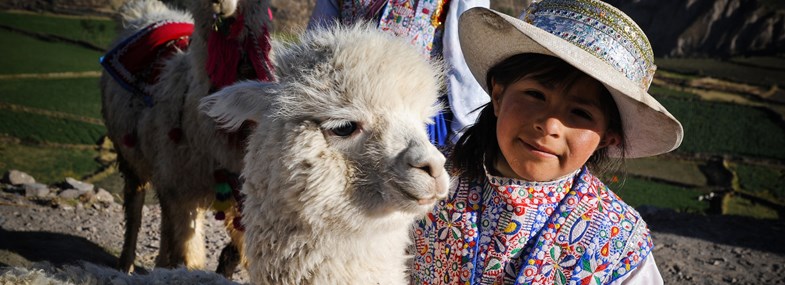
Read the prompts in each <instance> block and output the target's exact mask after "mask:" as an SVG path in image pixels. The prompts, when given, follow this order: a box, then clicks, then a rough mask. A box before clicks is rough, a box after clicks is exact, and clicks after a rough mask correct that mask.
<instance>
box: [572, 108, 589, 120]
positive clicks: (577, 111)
mask: <svg viewBox="0 0 785 285" xmlns="http://www.w3.org/2000/svg"><path fill="white" fill-rule="evenodd" d="M572 113H573V114H575V115H578V116H579V117H581V118H584V119H587V120H590V121H591V120H592V119H593V118H592V115H591V113H589V112H588V111H586V110H583V109H575V110H572Z"/></svg>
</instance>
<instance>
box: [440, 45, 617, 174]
mask: <svg viewBox="0 0 785 285" xmlns="http://www.w3.org/2000/svg"><path fill="white" fill-rule="evenodd" d="M525 76H529V78H531V79H534V80H537V81H539V82H540V83H541V84H543V85H546V86H558V87H561V88H565V89H569V88H570V87H571V86H572V84H574V83H575V82H576V81H578V79H580V78H582V77H584V76H588V75H586V74H585V73H583V72H582V71H580V70H578V69H577V68H575V67H573V66H572V65H570V64H569V63H567V62H565V61H563V60H561V59H560V58H557V57H553V56H549V55H544V54H534V53H523V54H517V55H514V56H511V57H509V58H507V59H505V60H503V61H502V62H500V63H498V64H496V65H494V66H493V67H491V68H490V69H489V70H488V74H486V76H485V83H486V86H488V91H492V90H493V82H494V81H495V82H496V84H500V85H501V86H503V88H505V89H506V88H507V86H509V85H510V84H512V83H514V82H516V81H518V80H520V79H522V78H523V77H525ZM502 92H504V90H502ZM603 93H604V94H601V96H600V98H601V99H600V100H601V102H600V103H601V104H602V108H603V110H602V111H603V112H604V113H605V114H606V115H608V119H609V120H608V128H607V130H608V132H614V133H616V134H618V135H619V137H621V142H620V143H619V145H618V146H617V147H618V148H619V150H620V151H621V153H622V154H621V155H622V156H623V153H624V152H625V149H624V147H625V143H624V140H625V139H624V138H625V136H624V130H623V128H622V125H621V124H622V123H621V116H620V115H619V110H618V108H617V107H616V103H615V102H614V101H613V97H611V94H610V92H609V91H608V90H607V89H605V88H603ZM477 110H480V114H479V116H478V117H477V122H476V123H475V124H474V125H472V126H470V127H469V128H467V129H466V131H465V132H464V133H463V135H462V136H461V138H460V139H459V140H458V142H457V143H456V144H455V146H454V147H453V150H452V153H451V155H450V164H451V165H452V169H451V172H452V175H454V176H458V175H462V176H466V177H470V178H480V177H484V176H485V170H484V169H483V163H488V164H490V165H488V166H489V167H492V163H493V162H494V161H496V160H497V159H498V158H499V155H500V154H501V150H500V149H499V142H498V141H497V139H496V115H495V114H494V112H493V104H492V103H490V102H489V103H487V104H485V105H484V106H482V107H480V108H477V109H476V110H474V112H476V111H477ZM622 163H623V157H621V158H620V159H617V160H615V161H612V160H611V159H610V156H609V153H608V148H607V147H605V148H601V149H598V150H597V151H595V152H594V154H593V155H592V156H591V157H589V160H588V161H587V162H586V164H587V165H588V166H589V168H591V170H592V171H593V172H594V173H595V175H602V174H604V173H606V172H608V171H613V170H617V169H618V167H619V166H621V164H622Z"/></svg>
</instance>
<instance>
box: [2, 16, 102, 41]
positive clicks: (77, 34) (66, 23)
mask: <svg viewBox="0 0 785 285" xmlns="http://www.w3.org/2000/svg"><path fill="white" fill-rule="evenodd" d="M0 25H4V26H9V27H13V28H16V29H20V30H24V31H29V32H34V33H39V34H49V35H57V36H60V37H64V38H68V39H72V40H77V41H84V42H88V43H91V44H93V45H96V46H98V47H103V48H106V47H108V46H109V44H110V43H111V41H112V40H113V39H114V37H115V33H116V32H115V29H116V24H115V22H114V21H112V20H110V19H85V18H73V17H62V16H53V15H42V14H31V13H14V12H7V11H0Z"/></svg>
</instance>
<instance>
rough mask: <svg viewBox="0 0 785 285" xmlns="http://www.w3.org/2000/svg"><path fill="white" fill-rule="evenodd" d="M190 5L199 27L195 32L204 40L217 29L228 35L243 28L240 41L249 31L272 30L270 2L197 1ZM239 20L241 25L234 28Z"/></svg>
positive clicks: (259, 0)
mask: <svg viewBox="0 0 785 285" xmlns="http://www.w3.org/2000/svg"><path fill="white" fill-rule="evenodd" d="M188 5H189V11H190V12H191V14H193V17H194V24H196V25H197V27H198V28H197V29H196V30H195V31H194V32H195V33H197V34H199V36H201V37H203V38H206V37H207V33H208V32H210V31H212V30H214V29H216V28H218V29H219V30H221V31H222V33H225V34H227V35H228V34H230V33H231V31H230V30H231V29H237V28H243V29H244V31H242V32H241V33H240V36H239V38H240V39H244V38H245V36H246V34H247V33H248V31H254V32H257V33H259V34H261V33H262V31H263V29H265V28H267V29H270V28H271V23H272V18H271V16H272V14H271V12H270V11H269V9H270V0H195V1H192V2H190V3H189V4H188ZM238 20H239V21H242V23H238V24H241V25H240V26H239V27H234V26H233V25H232V24H233V23H235V22H237V21H238Z"/></svg>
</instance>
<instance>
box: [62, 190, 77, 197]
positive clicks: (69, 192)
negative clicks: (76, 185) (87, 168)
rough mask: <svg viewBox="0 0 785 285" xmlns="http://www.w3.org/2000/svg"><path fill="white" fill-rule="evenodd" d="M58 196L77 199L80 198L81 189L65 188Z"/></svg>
mask: <svg viewBox="0 0 785 285" xmlns="http://www.w3.org/2000/svg"><path fill="white" fill-rule="evenodd" d="M58 196H59V197H60V198H63V199H76V198H79V190H76V189H67V190H63V191H62V192H60V194H59V195H58Z"/></svg>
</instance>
